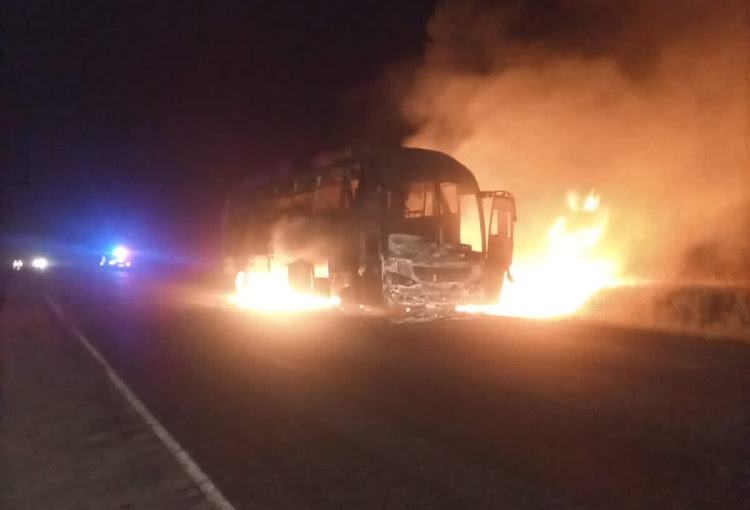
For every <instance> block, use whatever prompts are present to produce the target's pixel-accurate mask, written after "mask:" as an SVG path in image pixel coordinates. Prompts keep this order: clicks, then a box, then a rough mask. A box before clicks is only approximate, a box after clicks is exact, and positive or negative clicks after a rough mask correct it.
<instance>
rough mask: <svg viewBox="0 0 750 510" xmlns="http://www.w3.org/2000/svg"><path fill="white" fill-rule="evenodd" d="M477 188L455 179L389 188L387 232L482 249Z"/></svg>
mask: <svg viewBox="0 0 750 510" xmlns="http://www.w3.org/2000/svg"><path fill="white" fill-rule="evenodd" d="M478 200H479V197H478V194H477V192H476V190H474V189H471V187H469V186H465V185H464V186H462V185H460V184H456V183H453V182H434V181H412V182H407V183H404V184H403V185H401V186H400V187H393V188H390V189H388V190H387V203H386V209H387V213H388V218H389V221H388V225H387V228H388V232H389V233H393V234H411V235H417V236H420V237H423V238H425V239H429V240H434V241H442V242H445V243H457V244H458V243H460V244H465V245H469V246H470V247H471V249H472V250H473V251H479V252H481V251H482V235H481V224H480V216H479V201H478Z"/></svg>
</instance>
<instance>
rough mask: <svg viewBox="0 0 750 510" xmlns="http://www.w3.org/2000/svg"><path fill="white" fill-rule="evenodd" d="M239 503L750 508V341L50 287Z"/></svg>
mask: <svg viewBox="0 0 750 510" xmlns="http://www.w3.org/2000/svg"><path fill="white" fill-rule="evenodd" d="M39 285H40V287H41V289H43V290H44V291H46V292H48V293H49V294H50V295H51V296H52V297H53V299H54V300H55V301H56V302H58V303H59V304H60V306H61V308H62V309H63V311H64V312H65V314H66V315H67V316H68V317H69V318H70V319H71V320H72V321H73V322H75V323H76V324H77V325H78V326H79V327H80V329H81V330H82V331H83V332H84V334H85V335H86V336H87V337H88V339H89V340H90V341H91V342H92V343H93V344H94V345H95V346H96V348H97V349H99V351H100V352H101V353H102V354H103V355H104V356H105V357H106V359H107V360H108V361H109V363H110V364H111V365H112V366H113V367H114V369H115V370H116V371H117V373H118V374H119V375H120V377H121V378H122V379H123V380H124V381H125V382H126V383H127V384H128V385H129V386H130V388H131V389H132V390H133V391H134V392H135V393H136V394H137V395H138V396H139V397H140V398H141V400H142V401H143V402H144V403H145V404H146V405H147V406H148V407H149V409H150V410H151V411H152V413H153V414H154V415H156V417H157V418H158V419H159V420H160V421H161V423H162V424H164V425H165V427H166V428H167V429H168V430H169V431H170V432H171V433H172V435H173V436H174V437H175V438H176V439H177V440H178V441H179V442H180V443H181V444H182V446H183V447H184V448H185V449H186V450H187V451H188V452H190V454H191V455H192V456H193V458H194V459H195V460H196V461H197V462H198V464H199V465H200V466H201V467H202V468H203V470H204V471H205V472H206V473H207V474H208V475H209V476H210V477H211V478H212V479H213V481H214V482H215V483H216V485H217V486H218V487H219V488H220V489H221V490H222V491H223V493H224V494H225V495H226V496H227V497H228V499H229V500H230V501H231V502H232V503H233V504H234V505H235V507H236V508H237V509H244V508H305V507H307V508H606V509H615V508H747V506H746V505H747V501H750V440H749V439H748V438H749V437H750V434H749V431H750V343H743V342H732V341H721V340H706V339H702V338H697V337H695V338H691V337H686V336H679V335H673V336H670V335H666V334H660V333H653V332H647V331H640V330H631V329H624V328H621V327H610V326H605V325H597V324H593V323H591V322H584V321H575V320H568V321H529V320H521V319H510V318H483V317H471V318H469V319H466V320H450V321H432V322H427V323H405V324H394V323H391V322H389V321H386V320H383V319H380V318H376V317H369V316H347V315H343V314H341V313H335V312H326V313H308V314H301V315H296V316H288V317H268V316H265V317H264V316H257V315H253V314H250V313H247V312H244V311H239V310H236V309H233V308H232V307H230V306H228V305H227V304H226V302H225V301H224V299H223V297H222V296H220V295H218V294H216V293H215V292H213V291H212V290H211V287H209V286H207V285H204V284H200V283H199V282H198V281H197V280H191V279H189V278H184V277H182V278H177V277H170V278H167V277H162V278H156V277H154V276H153V275H138V274H137V273H116V272H114V273H107V272H102V273H98V272H95V271H90V272H82V271H75V270H68V271H66V270H59V271H57V272H56V273H51V274H50V275H49V277H48V278H47V279H46V280H44V281H41V282H39Z"/></svg>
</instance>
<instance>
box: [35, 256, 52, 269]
mask: <svg viewBox="0 0 750 510" xmlns="http://www.w3.org/2000/svg"><path fill="white" fill-rule="evenodd" d="M47 266H49V261H48V260H47V259H46V258H44V257H36V258H35V259H33V260H32V261H31V267H33V268H34V269H39V270H41V271H44V270H45V269H47Z"/></svg>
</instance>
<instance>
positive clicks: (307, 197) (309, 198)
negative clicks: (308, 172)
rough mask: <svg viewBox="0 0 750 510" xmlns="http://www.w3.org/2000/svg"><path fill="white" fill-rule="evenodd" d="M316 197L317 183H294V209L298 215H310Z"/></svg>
mask: <svg viewBox="0 0 750 510" xmlns="http://www.w3.org/2000/svg"><path fill="white" fill-rule="evenodd" d="M314 196H315V182H314V181H313V182H310V181H297V182H295V183H294V203H293V204H292V209H294V211H295V212H297V213H303V214H310V213H312V208H313V198H314Z"/></svg>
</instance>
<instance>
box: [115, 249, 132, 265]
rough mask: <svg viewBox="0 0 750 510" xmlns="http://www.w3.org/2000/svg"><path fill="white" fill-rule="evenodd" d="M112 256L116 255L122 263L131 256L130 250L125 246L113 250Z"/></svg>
mask: <svg viewBox="0 0 750 510" xmlns="http://www.w3.org/2000/svg"><path fill="white" fill-rule="evenodd" d="M112 255H114V256H115V258H116V259H117V260H118V261H120V262H122V261H124V260H125V259H127V258H128V256H129V255H130V250H128V249H127V248H125V247H124V246H117V247H116V248H115V249H114V250H112Z"/></svg>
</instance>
